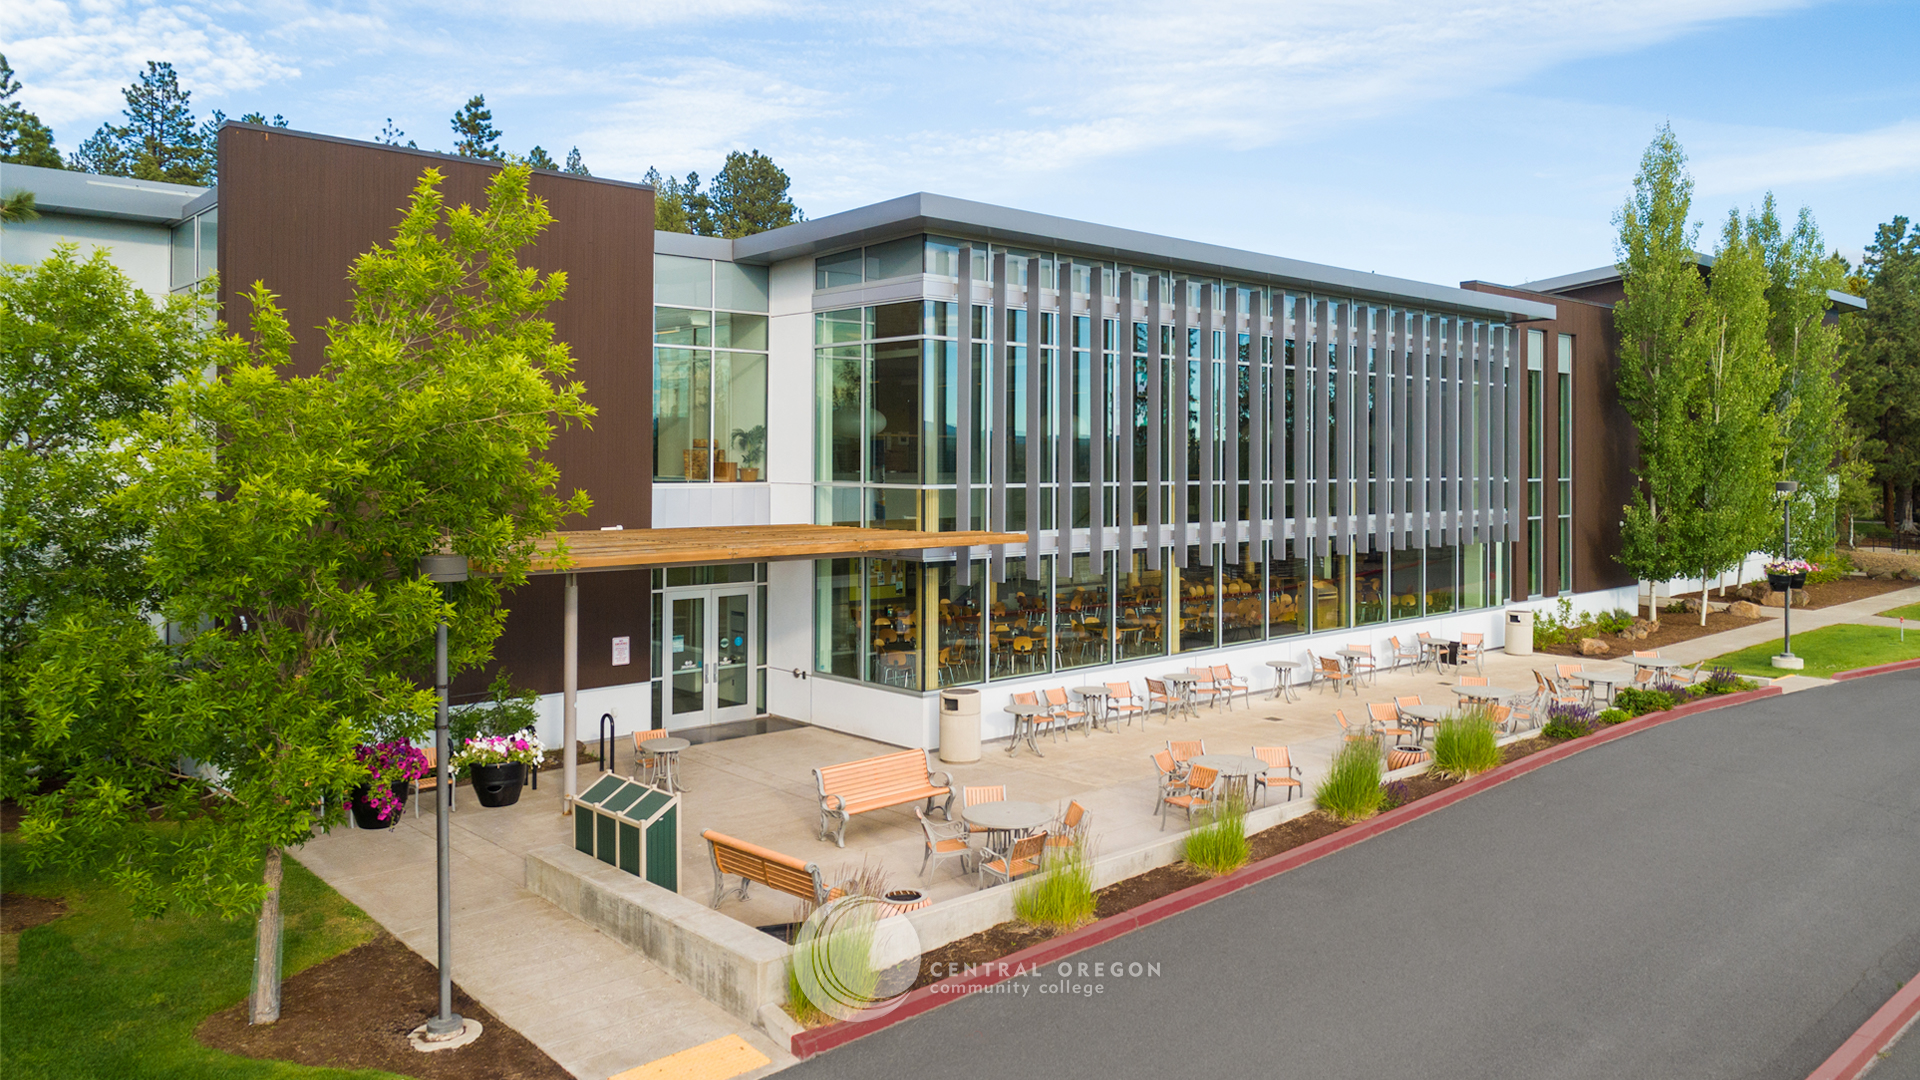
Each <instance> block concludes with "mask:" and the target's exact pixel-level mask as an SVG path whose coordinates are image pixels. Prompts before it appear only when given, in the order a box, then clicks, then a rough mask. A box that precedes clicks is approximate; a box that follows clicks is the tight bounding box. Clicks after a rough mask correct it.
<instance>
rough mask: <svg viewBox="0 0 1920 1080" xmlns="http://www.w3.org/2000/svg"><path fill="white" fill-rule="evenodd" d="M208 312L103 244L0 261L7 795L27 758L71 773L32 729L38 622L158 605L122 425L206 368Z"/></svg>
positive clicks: (1, 667) (2, 742)
mask: <svg viewBox="0 0 1920 1080" xmlns="http://www.w3.org/2000/svg"><path fill="white" fill-rule="evenodd" d="M205 315H206V308H205V306H204V304H203V303H202V302H201V301H199V300H197V299H195V298H192V297H189V296H184V295H181V296H173V297H169V298H168V299H166V300H165V301H163V302H159V303H156V302H155V301H153V300H152V299H150V298H149V297H148V296H147V295H146V294H145V293H143V292H141V291H140V290H139V289H138V288H137V287H135V285H134V284H133V282H132V280H131V279H129V278H128V277H127V276H126V275H125V274H123V273H121V272H120V270H119V269H118V268H116V267H115V266H114V265H113V262H112V261H111V260H110V259H109V258H108V255H107V253H106V251H104V250H95V251H94V253H93V255H92V256H91V257H89V258H87V259H85V260H82V259H81V258H80V257H79V253H78V248H77V247H75V246H74V245H72V244H62V245H60V246H58V247H56V248H55V249H54V252H53V254H52V255H50V256H48V257H47V258H46V259H44V260H42V261H40V262H39V263H37V264H35V265H32V266H8V267H5V268H0V422H3V423H4V425H5V433H6V439H5V442H4V444H3V445H0V796H4V797H8V798H17V797H19V796H20V795H21V794H22V793H23V788H24V785H25V783H26V777H27V775H28V774H27V773H26V771H25V770H26V768H27V767H28V766H29V765H32V764H36V763H37V764H41V765H43V766H44V767H45V769H44V771H46V772H48V773H53V772H57V771H58V770H59V767H60V759H59V758H58V756H55V757H53V758H42V757H40V756H37V755H35V754H34V752H33V751H32V748H31V745H30V743H29V742H28V740H27V737H26V736H27V722H26V712H25V702H26V695H25V682H24V680H25V678H26V675H27V673H28V672H29V671H30V670H31V664H30V663H29V661H28V657H29V656H30V655H31V654H32V653H33V652H34V650H35V643H36V641H37V640H38V632H39V630H40V628H41V627H43V626H44V625H45V624H46V623H47V621H48V620H49V619H51V618H53V617H54V616H55V614H56V613H58V612H59V611H61V610H63V609H64V608H65V607H67V606H69V605H71V604H73V603H75V602H78V601H81V600H91V601H97V602H101V603H105V604H109V605H116V606H125V605H133V604H142V603H145V602H147V601H150V600H151V599H152V597H151V594H150V593H149V592H148V590H147V588H146V580H145V575H144V573H143V571H142V566H141V552H142V549H143V547H144V544H145V541H146V536H147V528H146V524H145V522H144V521H143V520H142V519H141V518H139V517H138V516H137V515H133V514H130V513H128V512H126V510H125V508H124V507H121V506H119V505H118V504H116V503H115V502H114V501H113V495H114V493H115V492H116V491H117V490H118V489H119V486H120V483H121V481H122V480H123V479H124V477H125V473H124V470H123V469H122V468H121V467H120V466H119V463H118V454H117V452H116V450H115V442H114V438H115V432H116V431H117V430H118V428H119V426H120V425H124V424H125V423H127V422H128V421H130V420H132V419H133V418H135V417H137V416H139V415H141V414H142V413H144V412H145V411H147V410H149V409H153V408H156V407H158V406H159V405H160V404H161V403H162V402H163V401H164V399H165V388H166V387H167V385H168V384H169V383H171V382H172V381H174V380H175V379H177V378H178V377H179V376H181V375H182V374H183V373H185V372H187V371H190V370H195V369H198V368H201V367H204V366H205V365H206V363H207V362H208V356H209V354H208V350H207V344H206V335H205V333H204V332H203V331H202V330H201V329H199V327H200V326H201V324H202V322H203V319H204V317H205Z"/></svg>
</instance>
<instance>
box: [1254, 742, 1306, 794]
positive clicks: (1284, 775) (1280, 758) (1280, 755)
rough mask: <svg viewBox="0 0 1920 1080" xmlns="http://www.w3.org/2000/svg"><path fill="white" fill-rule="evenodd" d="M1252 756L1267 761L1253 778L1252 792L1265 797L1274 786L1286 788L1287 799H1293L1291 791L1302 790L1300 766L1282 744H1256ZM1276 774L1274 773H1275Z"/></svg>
mask: <svg viewBox="0 0 1920 1080" xmlns="http://www.w3.org/2000/svg"><path fill="white" fill-rule="evenodd" d="M1253 756H1254V757H1257V758H1259V759H1260V760H1261V761H1264V762H1266V763H1267V767H1266V769H1265V771H1263V772H1261V773H1259V774H1257V775H1256V776H1254V778H1253V787H1254V793H1255V794H1256V795H1258V796H1261V797H1262V799H1264V798H1265V795H1266V793H1267V792H1269V791H1271V790H1272V789H1273V788H1274V787H1276V786H1278V787H1283V788H1286V789H1287V801H1288V802H1292V801H1293V793H1294V792H1296V791H1300V790H1303V788H1302V786H1301V783H1300V780H1299V776H1300V766H1298V765H1295V764H1294V763H1293V755H1291V754H1289V753H1288V752H1287V748H1286V747H1284V746H1256V747H1254V748H1253ZM1276 773H1277V774H1278V775H1275V774H1276Z"/></svg>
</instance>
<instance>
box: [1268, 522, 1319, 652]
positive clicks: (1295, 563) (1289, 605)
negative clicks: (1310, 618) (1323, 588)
mask: <svg viewBox="0 0 1920 1080" xmlns="http://www.w3.org/2000/svg"><path fill="white" fill-rule="evenodd" d="M1273 548H1274V550H1275V551H1279V550H1280V541H1277V540H1276V541H1274V544H1273ZM1312 596H1313V584H1312V581H1311V580H1310V578H1309V575H1308V574H1307V560H1305V559H1273V560H1271V561H1269V562H1268V563H1267V636H1268V637H1284V636H1286V635H1288V634H1304V633H1306V632H1307V612H1308V610H1309V607H1310V606H1311V597H1312Z"/></svg>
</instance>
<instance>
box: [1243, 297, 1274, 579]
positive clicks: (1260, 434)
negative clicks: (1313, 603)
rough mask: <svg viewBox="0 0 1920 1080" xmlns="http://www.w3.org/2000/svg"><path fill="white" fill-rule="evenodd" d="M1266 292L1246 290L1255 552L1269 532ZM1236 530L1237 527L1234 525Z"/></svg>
mask: <svg viewBox="0 0 1920 1080" xmlns="http://www.w3.org/2000/svg"><path fill="white" fill-rule="evenodd" d="M1266 316H1267V295H1266V290H1264V289H1249V290H1248V291H1247V531H1246V540H1247V543H1249V544H1252V545H1253V546H1254V548H1255V551H1256V553H1257V552H1258V549H1259V546H1260V545H1261V544H1262V543H1264V542H1265V541H1266V539H1267V537H1269V536H1271V535H1272V534H1273V530H1272V525H1271V521H1272V514H1271V512H1270V509H1269V506H1268V503H1267V488H1266V476H1267V469H1266V462H1267V455H1268V453H1269V452H1270V451H1269V447H1268V441H1267V440H1268V435H1267V432H1268V431H1269V430H1271V429H1269V428H1268V427H1267V388H1266V378H1267V369H1266V366H1265V365H1264V363H1263V362H1262V361H1263V360H1264V359H1265V355H1266V340H1267V337H1268V333H1267V328H1266V327H1265V326H1263V325H1262V322H1263V321H1264V320H1265V318H1266ZM1236 531H1237V528H1236Z"/></svg>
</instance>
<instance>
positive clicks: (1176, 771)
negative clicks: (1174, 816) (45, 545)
mask: <svg viewBox="0 0 1920 1080" xmlns="http://www.w3.org/2000/svg"><path fill="white" fill-rule="evenodd" d="M1148 757H1150V758H1151V759H1152V760H1153V770H1154V772H1155V773H1157V774H1158V777H1159V783H1158V784H1157V785H1156V786H1155V787H1154V789H1153V808H1154V810H1155V811H1158V810H1159V809H1160V800H1161V799H1163V798H1165V797H1166V795H1167V792H1168V791H1169V790H1171V789H1172V788H1173V786H1174V785H1176V784H1178V783H1179V782H1180V781H1181V780H1183V779H1185V777H1186V775H1187V771H1186V770H1185V769H1183V768H1181V767H1180V763H1179V762H1177V761H1175V760H1173V755H1172V754H1170V753H1168V752H1167V751H1165V750H1156V751H1154V752H1153V753H1152V754H1149V755H1148Z"/></svg>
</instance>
